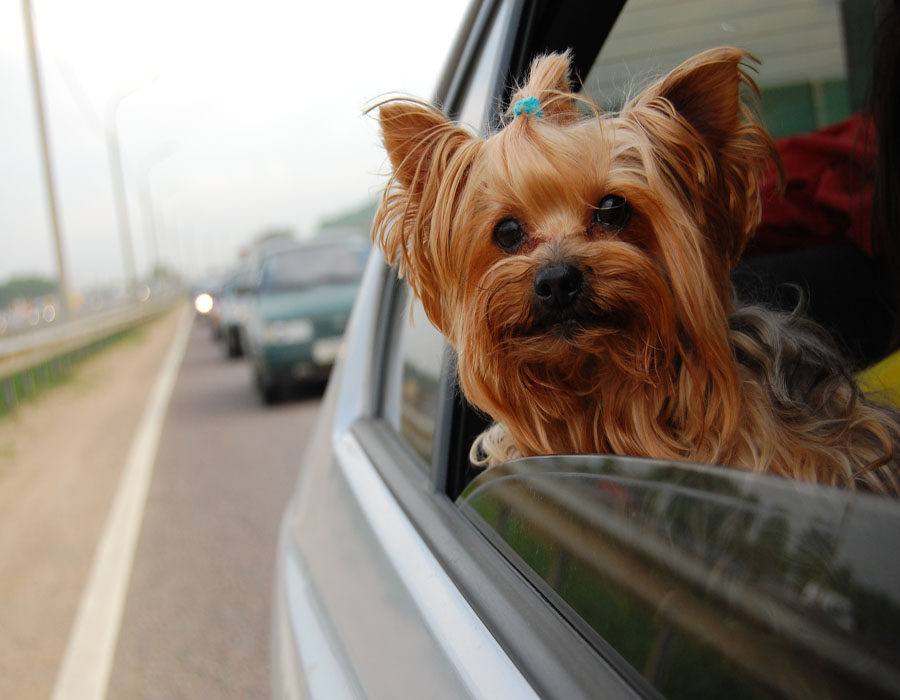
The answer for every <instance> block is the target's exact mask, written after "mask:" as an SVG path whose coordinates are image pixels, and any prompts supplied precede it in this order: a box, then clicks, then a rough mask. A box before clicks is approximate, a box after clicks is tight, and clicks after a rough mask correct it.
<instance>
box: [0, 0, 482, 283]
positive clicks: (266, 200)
mask: <svg viewBox="0 0 900 700" xmlns="http://www.w3.org/2000/svg"><path fill="white" fill-rule="evenodd" d="M468 4H469V0H444V1H443V2H439V3H423V2H421V0H389V1H385V2H380V3H378V2H371V1H370V2H366V1H359V2H357V1H351V2H317V3H311V2H306V1H304V0H293V1H288V0H243V1H232V0H143V1H141V0H77V1H73V0H32V7H33V13H34V14H33V16H34V24H35V34H36V39H37V44H38V51H39V58H40V61H41V69H42V71H43V81H44V94H45V103H46V108H47V110H48V112H49V114H48V118H49V129H50V139H51V151H52V154H53V158H54V167H55V180H56V188H57V196H58V206H59V209H60V214H61V231H62V237H63V241H64V248H63V249H64V254H65V258H66V262H67V268H68V271H69V277H70V281H71V284H72V286H73V287H75V288H76V289H79V288H80V289H84V288H87V287H91V286H94V285H106V284H109V283H116V282H120V281H121V280H122V279H123V277H124V272H123V269H124V266H123V259H122V251H121V245H120V237H119V233H118V229H117V226H116V219H115V208H114V202H113V196H112V187H111V184H110V170H109V165H108V156H107V151H106V142H105V138H104V135H103V126H102V124H103V120H104V119H105V115H106V112H107V107H108V105H109V104H110V100H111V97H112V96H113V95H114V94H115V93H116V91H117V90H120V89H121V88H123V87H129V86H137V85H142V84H145V86H144V87H142V88H140V89H139V90H138V91H136V92H134V93H132V94H131V95H130V96H128V97H127V98H125V99H124V100H123V101H122V102H121V104H120V108H119V111H118V125H119V137H120V143H121V150H122V156H123V162H124V169H125V181H126V188H127V191H128V209H129V220H130V224H131V233H132V241H133V247H134V255H135V261H136V265H137V269H138V272H139V274H140V273H144V272H146V271H147V270H148V268H149V265H150V264H151V259H150V258H151V256H150V251H151V243H150V240H149V236H148V235H147V229H148V225H147V223H146V216H145V209H146V208H145V207H143V206H142V204H143V202H142V199H141V189H142V187H144V186H146V183H147V182H148V181H149V183H150V189H151V192H152V197H151V200H152V201H153V203H154V209H155V211H156V213H157V225H156V229H157V236H158V245H159V254H160V257H161V259H162V261H163V262H164V263H166V264H168V265H170V266H174V267H177V268H185V269H186V270H187V272H188V273H189V274H198V273H200V272H202V271H206V270H209V269H213V268H217V269H222V268H224V267H227V266H228V265H230V264H231V263H233V262H234V261H235V260H236V259H237V252H238V250H239V249H240V248H241V246H243V245H244V244H245V243H246V242H247V241H249V240H250V239H251V238H253V237H254V236H255V235H257V234H259V233H260V232H261V231H262V230H264V229H267V228H271V227H290V228H293V229H294V230H295V231H297V232H298V233H299V234H300V235H308V234H311V233H313V232H314V230H315V228H316V225H317V223H318V222H320V221H321V220H322V219H324V218H328V217H331V216H334V215H335V214H339V213H341V212H343V211H344V210H346V209H352V208H355V207H357V206H359V205H361V204H363V203H364V202H365V201H366V200H367V199H370V198H371V197H373V196H374V195H375V194H376V193H377V191H378V189H379V187H380V186H381V184H383V183H384V176H385V169H386V160H385V156H384V154H383V151H382V150H381V147H380V143H379V136H378V130H377V126H376V124H375V122H374V120H373V118H372V117H366V116H363V114H362V113H363V110H364V109H365V107H366V106H367V105H368V104H370V103H371V102H372V101H373V100H375V99H376V98H378V97H379V96H380V95H383V94H385V93H397V92H399V93H406V94H413V95H417V96H420V97H425V98H430V97H431V95H432V92H433V90H434V88H435V86H436V82H437V78H438V75H439V73H440V70H441V68H442V67H443V65H444V60H445V58H446V56H447V54H448V53H449V50H450V46H451V44H452V42H453V39H454V37H455V35H456V32H457V29H458V27H459V25H460V23H461V21H462V17H463V15H464V14H465V11H466V8H467V6H468ZM153 76H156V78H155V79H153ZM154 163H155V164H154ZM151 166H152V167H151ZM41 168H42V166H41V160H40V150H39V141H38V133H37V126H36V119H35V106H34V96H33V94H32V91H31V82H30V73H29V67H28V61H27V49H26V44H25V38H24V23H23V14H22V4H21V0H0V282H2V281H4V280H5V279H7V278H8V277H10V276H11V275H18V274H30V273H37V274H42V275H47V276H55V269H56V264H55V258H54V253H53V247H52V236H51V232H50V224H49V216H48V213H47V204H46V193H45V189H44V184H43V172H42V169H41ZM148 172H149V176H148Z"/></svg>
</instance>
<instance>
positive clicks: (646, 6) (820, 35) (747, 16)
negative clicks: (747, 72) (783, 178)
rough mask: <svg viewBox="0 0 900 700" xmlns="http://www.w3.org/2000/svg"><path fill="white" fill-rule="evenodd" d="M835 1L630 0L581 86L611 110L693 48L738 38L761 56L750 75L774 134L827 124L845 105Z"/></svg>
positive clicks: (837, 118) (840, 114)
mask: <svg viewBox="0 0 900 700" xmlns="http://www.w3.org/2000/svg"><path fill="white" fill-rule="evenodd" d="M841 4H842V3H838V2H809V0H783V1H782V2H778V3H774V4H773V3H770V2H765V0H747V1H745V2H741V3H732V2H723V1H721V0H716V1H714V2H697V3H670V2H661V1H660V0H629V2H628V3H626V5H625V8H624V9H623V11H622V13H621V15H620V16H619V18H618V19H617V20H616V23H615V25H614V26H613V30H612V32H611V34H610V36H609V37H608V38H607V40H606V42H605V43H604V44H603V49H602V50H601V52H600V56H599V57H598V59H597V61H596V62H595V63H594V65H593V67H592V68H591V70H590V72H589V74H588V76H587V79H586V80H585V91H586V92H587V94H588V95H589V96H590V97H591V98H592V99H594V100H595V101H596V102H597V104H598V105H600V106H601V107H603V108H604V109H610V110H616V109H619V108H620V107H621V106H622V104H621V100H622V98H623V96H625V95H626V94H627V93H629V92H632V91H633V90H634V88H636V87H637V88H639V87H640V86H641V85H644V84H646V83H647V81H648V80H650V79H655V78H658V77H659V76H660V75H663V74H664V73H666V72H668V71H669V70H671V69H672V68H674V67H675V66H677V65H678V64H679V63H681V62H682V61H684V60H686V59H688V58H690V57H691V56H693V55H694V54H697V53H699V52H700V51H703V50H705V49H709V48H713V47H716V46H737V47H740V48H742V49H745V50H746V51H749V52H750V53H751V54H752V55H753V56H755V57H756V58H757V59H759V60H760V65H759V66H757V71H758V72H756V73H755V74H754V78H755V80H756V82H757V84H758V85H759V87H760V90H761V93H762V111H763V114H762V116H763V119H764V121H765V122H766V126H767V127H768V129H769V131H770V132H771V133H772V135H773V136H775V137H781V136H789V135H792V134H797V133H805V132H808V131H813V130H814V129H817V128H820V127H824V126H828V125H830V124H833V123H835V122H838V121H841V120H842V119H845V118H846V117H848V116H849V114H850V112H851V108H850V93H849V90H848V88H849V87H850V86H849V85H848V78H849V77H851V76H848V73H847V69H846V64H847V61H846V58H845V56H844V46H845V42H844V37H843V30H842V26H843V25H842V18H841V7H840V5H841ZM852 77H853V78H854V80H855V82H860V81H863V82H864V81H865V80H866V76H852Z"/></svg>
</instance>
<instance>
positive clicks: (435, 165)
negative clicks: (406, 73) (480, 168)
mask: <svg viewBox="0 0 900 700" xmlns="http://www.w3.org/2000/svg"><path fill="white" fill-rule="evenodd" d="M378 112H379V114H378V119H379V122H380V124H381V133H382V137H383V139H384V147H385V150H386V151H387V153H388V157H389V158H390V160H391V166H392V167H393V171H394V178H395V179H396V181H397V183H398V184H399V185H400V186H402V187H404V188H406V189H407V190H417V191H421V190H422V188H423V187H424V185H425V183H426V182H427V180H428V179H429V178H430V177H435V176H436V177H440V175H441V172H440V168H441V167H442V165H444V163H445V161H446V159H447V158H448V157H450V156H452V154H453V152H454V151H455V150H456V147H457V146H459V145H460V144H462V143H464V142H465V141H467V140H468V139H470V138H471V137H470V136H469V135H468V134H467V133H466V132H465V131H463V130H462V129H460V128H458V127H456V126H455V125H454V124H453V123H452V122H451V121H450V120H449V119H447V117H445V116H444V115H443V114H442V113H441V112H439V111H438V110H437V109H435V108H434V107H431V106H430V105H427V104H424V103H419V102H414V101H408V100H397V101H393V102H387V103H385V104H383V105H381V107H380V108H379V110H378Z"/></svg>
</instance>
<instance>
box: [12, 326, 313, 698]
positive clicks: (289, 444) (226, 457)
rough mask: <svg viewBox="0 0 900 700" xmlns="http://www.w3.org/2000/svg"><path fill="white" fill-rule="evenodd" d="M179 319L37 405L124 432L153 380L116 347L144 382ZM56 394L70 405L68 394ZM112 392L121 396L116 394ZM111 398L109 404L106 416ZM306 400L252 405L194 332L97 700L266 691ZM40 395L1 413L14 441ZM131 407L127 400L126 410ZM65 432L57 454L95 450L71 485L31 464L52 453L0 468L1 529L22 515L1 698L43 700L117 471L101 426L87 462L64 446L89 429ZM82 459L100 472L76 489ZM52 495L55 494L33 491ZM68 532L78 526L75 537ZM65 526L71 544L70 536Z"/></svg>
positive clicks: (309, 411)
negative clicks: (278, 568)
mask: <svg viewBox="0 0 900 700" xmlns="http://www.w3.org/2000/svg"><path fill="white" fill-rule="evenodd" d="M183 318H184V317H183V316H181V315H178V314H172V315H170V318H168V319H164V320H163V321H160V322H157V324H156V325H157V328H155V329H153V330H152V331H148V333H147V336H148V337H147V338H145V339H144V340H143V341H141V342H137V343H133V347H128V346H126V347H124V348H118V349H114V350H113V351H108V352H111V353H112V356H111V359H108V360H106V361H105V362H106V370H105V371H104V370H103V369H102V368H103V367H104V361H103V360H101V361H99V362H98V363H95V364H98V365H99V367H100V369H95V370H94V371H95V372H96V374H97V377H96V378H95V380H92V381H83V382H81V384H78V383H77V382H76V386H75V388H74V389H73V388H72V387H63V388H62V389H58V390H53V391H52V392H50V394H54V393H58V394H59V396H55V397H54V396H51V397H50V398H48V399H47V400H46V403H47V405H48V406H51V407H52V406H54V405H55V404H60V406H56V409H57V410H59V411H61V412H63V411H64V412H65V414H66V415H69V416H72V422H74V423H77V422H78V421H77V420H76V419H75V416H74V413H73V412H76V413H77V412H78V411H79V410H80V409H79V407H84V410H85V411H86V412H89V413H90V415H85V417H84V419H85V420H86V421H88V422H90V418H91V416H95V415H100V414H102V411H103V410H106V411H107V412H108V415H104V416H103V418H102V420H101V421H100V428H99V429H102V428H103V425H102V424H103V423H105V424H106V426H107V428H108V427H109V426H111V425H112V424H113V423H114V422H121V423H122V425H123V426H125V433H126V434H129V433H133V432H135V431H136V430H137V425H138V417H139V415H140V413H141V409H142V408H143V404H145V403H146V402H147V401H149V398H148V397H149V394H150V391H149V388H150V386H151V385H152V382H151V381H149V380H144V379H142V376H143V369H142V366H140V367H139V366H138V365H137V364H134V363H136V362H137V361H136V360H131V359H129V358H130V357H131V356H130V355H128V353H131V355H136V354H137V353H143V354H144V355H147V356H148V359H147V360H146V364H147V368H146V369H147V373H148V374H153V375H155V373H156V368H157V367H158V366H159V365H161V359H160V358H159V355H160V353H162V352H165V351H167V350H168V349H169V348H170V347H171V346H172V344H173V343H175V342H177V340H176V337H177V329H178V327H179V326H180V325H181V323H182V322H183ZM116 353H118V355H123V354H124V355H125V356H127V357H125V358H124V359H121V361H120V363H121V364H122V369H121V372H123V373H124V376H122V377H118V378H117V379H115V380H113V379H111V378H110V377H109V375H110V373H111V372H113V371H115V367H114V365H115V362H116V361H119V360H117V359H116V358H117V357H118V355H116ZM150 355H153V357H150ZM128 362H132V363H133V365H134V366H131V365H128V364H127V363H128ZM136 368H137V369H136ZM150 369H153V371H152V372H151V371H150ZM132 378H133V380H132ZM104 382H106V384H105V383H104ZM129 383H133V384H134V387H133V388H129V387H128V386H127V385H128V384H129ZM108 384H109V385H108ZM111 384H114V386H112V385H111ZM123 385H126V386H123ZM67 392H69V393H73V392H74V395H73V396H72V397H69V398H68V399H66V393H67ZM123 392H125V394H126V396H125V398H121V399H116V395H117V394H122V393H123ZM128 392H131V394H132V395H133V396H131V398H130V400H126V399H127V398H128V396H127V394H128ZM89 399H90V400H89ZM67 400H68V401H69V403H68V404H67V403H66V401H67ZM117 400H118V401H121V405H120V406H117V405H112V406H109V407H107V408H105V409H104V406H107V405H108V404H110V402H112V401H117ZM319 400H320V395H319V393H313V394H312V395H307V396H296V397H293V398H292V399H290V400H287V401H284V402H282V403H280V404H278V405H276V406H274V407H264V406H263V405H262V404H261V403H260V401H259V399H258V398H257V396H256V393H255V391H254V388H253V385H252V382H251V377H250V370H249V367H248V365H247V363H246V361H244V360H228V359H226V358H225V356H224V353H223V349H222V347H221V346H220V345H218V344H216V343H214V342H213V340H212V338H211V336H210V333H209V329H208V328H207V327H206V326H205V325H203V324H198V323H195V324H194V326H193V328H192V329H191V332H190V335H189V338H188V342H187V346H186V349H185V354H184V357H183V360H182V362H181V364H180V368H179V370H178V373H177V375H176V380H175V384H174V388H173V390H172V395H171V400H170V402H169V404H168V408H167V410H166V411H165V413H164V419H163V422H162V428H161V433H160V439H159V443H158V447H157V451H156V457H155V461H154V462H153V467H152V472H151V477H150V481H149V487H148V489H147V491H146V504H145V508H144V511H143V518H142V519H141V520H140V530H139V535H138V536H137V544H136V547H135V549H134V559H133V566H132V567H131V569H130V580H129V582H128V584H127V588H126V591H127V592H126V594H125V602H124V608H123V612H122V615H121V624H120V626H119V628H118V635H117V637H116V640H117V641H116V643H115V647H114V654H113V655H112V662H111V663H112V666H111V670H110V675H109V685H108V693H107V697H109V698H129V699H130V698H166V699H171V698H241V699H244V698H265V697H268V686H269V660H268V649H269V626H270V619H269V615H270V603H271V592H272V574H273V567H274V556H275V543H276V537H277V530H278V525H279V520H280V517H281V514H282V512H283V510H284V507H285V505H286V503H287V500H288V498H289V497H290V494H291V491H292V489H293V485H294V482H295V480H296V477H297V469H298V465H299V461H300V457H301V455H302V452H303V449H304V446H305V443H306V441H307V438H308V436H309V434H310V432H311V431H312V430H313V429H314V424H315V418H316V415H317V411H318V407H319ZM44 401H45V400H44V399H43V398H42V399H41V400H39V401H38V402H37V404H38V405H37V407H27V406H26V407H23V411H22V414H23V417H21V418H17V419H15V420H17V421H19V423H18V424H17V425H15V426H14V428H15V430H18V431H19V434H21V433H22V431H23V430H24V428H27V426H28V425H29V424H30V422H35V420H36V419H35V420H32V418H33V417H31V416H30V414H31V413H35V412H37V413H38V414H40V413H41V412H42V411H43V412H44V413H46V412H47V411H48V410H50V409H48V408H42V407H41V406H40V404H41V403H42V402H44ZM91 401H93V402H94V403H91ZM132 404H139V405H136V406H134V407H133V409H132V408H127V409H126V408H124V407H126V406H131V405H132ZM65 406H68V408H63V407H65ZM88 406H90V408H87V407H88ZM8 420H9V419H7V421H8ZM43 420H44V424H46V419H43ZM36 424H40V421H37V422H36ZM23 426H24V427H23ZM99 429H98V430H99ZM108 429H109V428H108ZM74 430H75V431H76V433H77V434H73V436H70V438H69V439H68V441H67V443H66V444H70V445H71V446H72V447H71V449H70V452H72V453H78V452H79V450H81V451H82V452H84V453H86V454H90V455H93V456H91V457H88V458H86V459H84V460H82V461H83V462H84V464H81V465H78V475H79V476H80V477H81V478H76V477H74V476H65V474H62V475H61V472H60V470H63V469H64V468H65V467H64V466H60V465H54V466H53V467H52V470H51V467H50V466H49V465H46V464H44V463H45V462H48V461H49V462H53V461H54V460H53V459H43V460H41V463H40V464H39V465H38V464H35V465H31V466H30V467H29V468H27V469H26V468H24V467H22V466H21V465H18V464H17V463H15V460H13V459H12V458H10V460H9V464H4V463H3V461H2V459H0V507H2V506H3V505H4V501H3V498H4V497H6V498H7V502H8V503H9V504H10V505H9V507H8V508H7V509H6V510H5V511H0V529H2V528H4V527H5V526H6V522H4V519H6V520H9V519H10V518H12V517H13V516H16V515H17V514H18V513H19V511H21V514H20V520H21V521H22V522H21V523H18V522H17V523H12V524H11V525H10V529H8V530H7V532H8V533H9V543H8V545H5V544H4V541H3V540H2V538H0V556H5V555H7V554H8V552H7V551H6V550H8V551H9V552H10V553H12V554H15V555H16V556H17V557H18V559H19V560H20V561H21V565H20V566H17V567H15V568H11V567H6V569H5V570H2V567H3V566H4V564H3V562H2V561H0V596H2V597H0V652H2V653H3V654H4V656H5V663H4V662H0V666H2V673H0V676H2V678H5V679H6V680H2V678H0V696H2V697H24V698H30V697H36V698H41V697H49V696H50V691H51V690H52V689H53V688H54V681H55V680H56V682H58V674H59V668H60V666H61V664H62V657H63V654H64V652H65V647H66V640H67V639H69V640H70V638H71V630H72V628H73V626H74V622H73V620H74V619H75V617H76V611H77V607H78V602H79V600H80V599H81V596H82V593H83V591H84V590H85V589H86V588H87V587H88V585H87V579H88V578H89V576H88V569H89V568H90V560H91V558H92V555H93V554H94V552H95V551H96V550H97V548H98V547H97V542H98V540H99V539H100V537H101V535H102V533H103V527H102V526H103V523H104V521H105V518H106V514H107V512H109V510H110V508H111V503H112V502H113V497H114V494H115V491H116V484H117V483H118V482H119V480H120V479H119V477H120V473H121V471H122V469H121V468H120V467H119V466H118V465H120V464H121V463H122V462H123V461H124V455H125V452H126V451H127V450H126V448H127V445H128V443H129V440H128V439H126V438H127V437H128V435H125V436H119V437H116V438H114V439H113V437H112V431H111V429H110V439H109V440H108V441H106V440H103V439H102V438H100V440H101V441H103V442H104V443H106V442H109V443H111V445H110V446H109V447H108V450H109V453H110V454H109V455H106V454H99V453H98V450H97V447H96V444H93V445H92V446H85V447H84V448H83V449H82V448H79V447H78V437H79V436H82V435H86V434H89V433H90V428H89V427H82V428H81V429H74ZM26 432H27V431H26ZM119 432H121V431H117V432H116V435H118V434H119ZM10 434H13V433H10ZM99 434H101V433H99V432H98V435H99ZM10 440H11V441H12V438H10ZM45 442H46V441H45ZM94 442H95V443H96V440H95V441H94ZM10 444H12V442H10ZM36 444H37V443H36ZM4 449H5V450H6V453H9V454H17V453H18V452H21V451H22V447H21V445H18V444H16V445H13V447H12V448H9V447H4V444H3V433H2V432H0V457H2V455H3V454H4V452H3V450H4ZM27 451H28V452H29V453H32V452H34V449H32V448H29V449H28V450H27ZM59 461H60V462H64V461H65V460H59ZM94 461H96V462H97V463H100V462H104V461H106V462H109V464H110V465H112V466H110V468H109V469H108V470H106V471H107V472H108V473H106V472H104V473H98V474H95V475H93V476H92V477H91V479H92V481H91V482H90V484H91V486H88V487H84V488H82V487H81V486H80V484H82V483H84V482H85V480H86V478H87V477H86V472H87V471H88V470H89V468H92V467H93V466H94V464H93V463H94ZM73 469H74V467H73ZM43 471H47V474H46V475H44V476H42V477H41V479H42V481H41V480H38V479H37V477H35V476H28V478H27V479H26V476H27V475H33V474H35V473H39V472H43ZM60 484H62V485H60ZM54 489H57V490H60V493H59V494H58V495H55V496H46V495H44V494H46V493H48V492H52V491H53V490H54ZM82 491H83V494H82ZM23 499H25V500H26V501H28V502H29V505H28V507H27V508H25V507H22V508H21V509H16V508H15V507H13V506H14V504H17V503H21V502H22V501H23ZM72 503H83V504H84V505H83V506H80V507H79V511H78V513H73V514H72V515H71V517H68V516H67V517H66V518H61V517H60V513H61V511H60V509H61V508H64V507H66V508H74V507H75V506H72V505H68V506H63V505H62V504H72ZM54 512H55V513H56V516H55V517H54V516H53V515H52V514H53V513H54ZM41 518H43V520H40V519H41ZM36 519H37V520H36ZM38 520H40V522H38ZM76 522H78V523H81V525H80V526H79V527H74V523H76ZM13 526H15V528H13ZM36 529H37V530H36ZM35 531H37V532H40V533H42V534H41V535H40V537H39V538H35V542H34V543H33V545H34V546H26V543H23V542H22V540H23V538H24V537H25V535H24V534H23V533H28V532H35ZM76 531H78V532H80V533H82V534H77V535H76V534H73V533H75V532H76ZM10 556H11V555H10ZM36 562H39V564H38V563H36ZM70 644H71V641H70ZM7 652H8V653H7ZM7 693H9V694H8V695H7Z"/></svg>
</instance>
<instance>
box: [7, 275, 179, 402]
mask: <svg viewBox="0 0 900 700" xmlns="http://www.w3.org/2000/svg"><path fill="white" fill-rule="evenodd" d="M183 298H184V296H183V295H182V294H179V293H171V294H166V295H160V296H158V297H153V298H151V299H149V300H147V301H144V302H139V303H136V304H132V305H129V306H125V307H120V308H117V309H112V310H109V311H104V312H99V313H96V314H93V315H91V316H87V317H84V318H79V319H74V320H71V321H66V322H62V323H59V324H54V325H53V326H49V327H46V328H42V329H40V330H36V331H33V332H31V333H23V334H21V335H16V336H12V337H10V338H6V339H3V340H0V384H2V391H0V413H4V412H7V411H10V410H12V409H14V408H15V407H16V405H17V404H18V403H19V401H20V400H21V398H22V397H27V396H30V395H33V394H35V393H36V392H37V387H38V386H39V385H40V384H42V383H43V384H51V383H53V382H54V381H56V380H59V379H60V378H61V377H63V376H65V375H67V374H68V373H69V371H70V369H71V367H72V364H73V363H74V362H77V361H78V360H80V359H82V358H84V357H85V356H87V355H88V354H90V352H91V351H92V350H93V349H95V348H97V347H98V346H100V345H103V344H105V343H106V342H108V341H110V340H111V339H113V338H116V337H118V336H120V335H121V334H122V333H124V332H126V331H128V330H131V329H132V328H135V327H137V326H139V325H141V324H143V323H145V322H147V321H148V320H150V319H151V318H155V317H156V316H159V315H160V314H162V313H164V312H165V311H167V310H169V309H170V308H172V306H173V305H174V304H175V303H176V302H177V301H179V300H181V299H183Z"/></svg>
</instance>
